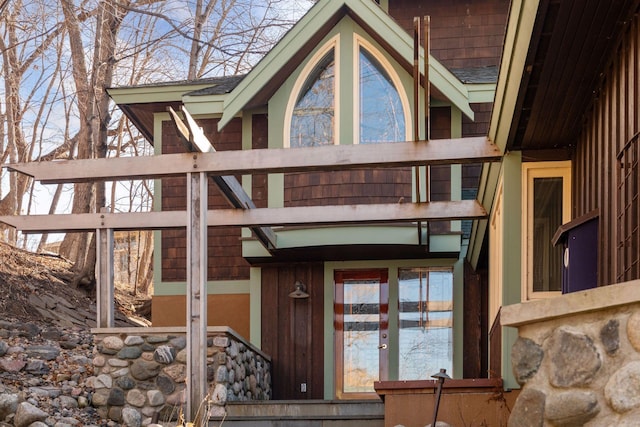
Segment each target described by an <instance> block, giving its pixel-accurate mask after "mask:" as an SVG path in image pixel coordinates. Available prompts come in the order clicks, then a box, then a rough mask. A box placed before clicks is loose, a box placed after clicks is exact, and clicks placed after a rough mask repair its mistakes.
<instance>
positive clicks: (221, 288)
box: [153, 280, 251, 296]
mask: <svg viewBox="0 0 640 427" xmlns="http://www.w3.org/2000/svg"><path fill="white" fill-rule="evenodd" d="M250 292H251V284H250V280H209V281H208V282H207V295H232V294H249V293H250ZM153 294H154V295H156V296H167V295H186V294H187V282H160V283H154V285H153Z"/></svg>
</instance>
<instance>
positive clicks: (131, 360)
mask: <svg viewBox="0 0 640 427" xmlns="http://www.w3.org/2000/svg"><path fill="white" fill-rule="evenodd" d="M113 331H114V332H113V333H98V334H97V335H96V336H95V341H96V343H95V344H96V345H95V348H96V355H95V357H94V359H93V366H94V377H92V378H91V381H92V383H91V384H89V385H90V386H91V387H92V388H93V389H94V390H95V391H94V393H93V396H92V405H93V406H94V407H96V408H97V410H98V412H99V413H100V415H101V416H102V417H104V418H109V419H111V420H113V421H116V422H122V421H123V419H124V418H126V419H128V420H131V419H137V420H139V424H138V425H148V424H151V423H158V422H163V421H170V420H175V419H176V418H177V417H178V416H179V414H180V413H181V412H182V411H185V410H186V397H187V392H186V377H187V365H186V364H187V360H188V354H187V350H186V347H187V342H186V338H185V334H184V333H182V334H171V333H169V334H163V333H161V332H155V331H154V332H153V333H149V332H146V333H145V330H144V329H141V330H140V331H137V332H127V333H122V332H118V331H117V330H113ZM207 382H208V384H209V392H208V396H207V401H206V402H202V403H201V404H202V407H203V408H206V410H208V411H209V413H210V414H211V415H215V416H222V415H224V413H225V405H226V403H227V402H229V401H250V400H269V399H270V398H271V362H270V360H269V358H268V357H267V356H265V355H263V354H262V353H261V352H260V351H259V350H257V349H256V348H254V347H253V346H251V345H250V344H247V343H245V342H243V340H242V339H241V338H239V337H238V336H237V335H235V334H234V333H233V332H232V331H231V330H227V331H226V332H224V331H223V332H214V333H210V334H209V337H208V340H207ZM134 424H137V423H134Z"/></svg>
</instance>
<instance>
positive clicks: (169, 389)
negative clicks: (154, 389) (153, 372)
mask: <svg viewBox="0 0 640 427" xmlns="http://www.w3.org/2000/svg"><path fill="white" fill-rule="evenodd" d="M156 385H157V386H158V390H160V392H162V393H163V394H165V395H169V394H171V393H173V392H174V391H175V389H176V385H175V383H174V382H173V380H172V379H171V378H169V377H168V376H166V375H163V374H160V375H158V377H157V378H156Z"/></svg>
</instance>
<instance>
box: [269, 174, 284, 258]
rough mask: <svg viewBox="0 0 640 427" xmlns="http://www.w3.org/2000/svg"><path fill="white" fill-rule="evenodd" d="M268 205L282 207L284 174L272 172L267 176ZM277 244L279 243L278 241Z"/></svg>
mask: <svg viewBox="0 0 640 427" xmlns="http://www.w3.org/2000/svg"><path fill="white" fill-rule="evenodd" d="M267 186H268V190H267V191H268V192H269V195H268V199H269V201H268V205H269V207H270V208H283V207H284V174H282V173H272V174H269V175H268V176H267ZM278 246H280V244H279V243H278Z"/></svg>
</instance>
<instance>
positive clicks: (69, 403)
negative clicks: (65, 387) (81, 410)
mask: <svg viewBox="0 0 640 427" xmlns="http://www.w3.org/2000/svg"><path fill="white" fill-rule="evenodd" d="M58 399H60V406H61V407H63V408H71V409H75V408H77V407H78V401H77V400H76V399H74V398H73V397H71V396H65V395H62V396H60V397H59V398H58Z"/></svg>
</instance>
